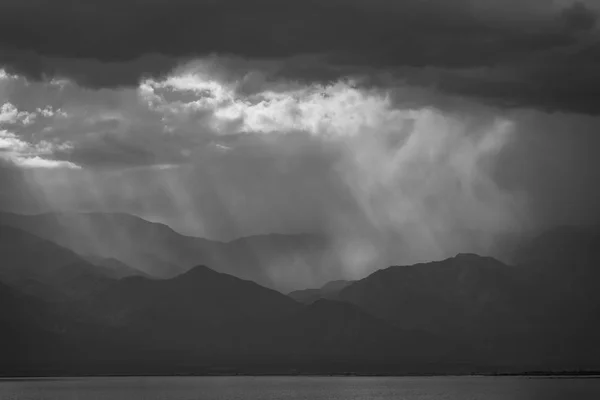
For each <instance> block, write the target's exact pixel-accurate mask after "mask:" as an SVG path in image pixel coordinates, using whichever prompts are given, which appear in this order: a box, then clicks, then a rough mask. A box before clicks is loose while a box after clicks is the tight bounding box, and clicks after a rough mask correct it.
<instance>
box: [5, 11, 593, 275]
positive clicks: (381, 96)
mask: <svg viewBox="0 0 600 400" xmlns="http://www.w3.org/2000/svg"><path fill="white" fill-rule="evenodd" d="M47 3H48V4H47ZM598 11H599V10H598V6H597V3H596V2H594V1H588V2H583V1H580V2H572V1H548V0H544V1H541V0H540V1H533V0H529V1H519V2H517V1H506V0H503V1H500V0H498V1H495V0H487V1H467V0H457V1H441V0H431V1H416V0H415V1H403V2H396V1H393V2H392V1H369V2H367V1H355V0H352V1H334V0H328V1H319V2H312V1H303V2H299V1H298V2H292V1H289V2H288V1H286V2H283V1H270V0H261V1H254V0H253V1H244V2H242V1H237V2H236V1H230V0H225V1H219V2H216V1H195V2H188V1H182V0H177V1H174V2H169V3H168V4H167V3H166V2H163V1H159V0H156V1H152V2H147V3H145V5H144V7H143V8H142V7H140V6H139V5H137V2H129V1H119V2H113V1H104V2H92V1H78V2H67V1H62V0H61V1H56V2H52V3H50V2H34V1H28V0H18V1H17V0H14V1H12V0H10V1H4V2H2V4H1V5H0V65H3V67H2V69H0V181H1V184H2V185H1V186H0V209H2V210H9V211H16V212H40V211H47V210H67V211H71V210H77V211H123V212H129V213H133V214H136V215H140V216H142V217H144V218H147V219H150V220H153V221H161V222H164V223H167V224H169V225H170V226H172V227H173V228H174V229H176V230H178V231H180V232H183V233H187V234H192V235H197V236H203V237H208V238H213V239H220V240H228V239H232V238H235V237H239V236H244V235H250V234H256V233H269V232H281V233H293V232H308V233H318V234H325V235H328V236H329V237H331V238H332V239H333V240H334V241H335V242H336V243H337V248H338V249H339V257H340V258H341V260H342V262H343V264H344V265H346V266H347V271H348V276H350V277H358V276H362V275H364V273H366V272H368V269H370V268H371V269H372V268H373V263H372V262H373V260H377V259H378V255H380V254H383V253H385V254H386V257H387V256H388V255H389V257H387V259H391V260H392V261H394V262H396V263H409V262H415V261H423V260H433V259H440V258H444V257H448V256H453V255H455V254H456V253H457V252H464V251H472V252H478V253H481V254H489V253H492V254H496V253H499V252H500V248H501V245H502V244H503V243H504V242H505V241H506V240H508V239H509V238H512V237H514V236H515V235H516V236H519V235H522V234H529V233H531V232H536V231H539V230H541V229H543V228H546V227H548V226H553V225H559V224H572V223H590V222H596V221H598V219H599V217H600V210H599V207H598V204H600V189H599V188H598V184H597V182H600V162H599V161H597V159H596V158H597V157H596V154H595V152H596V149H600V135H598V130H599V128H600V117H599V116H597V114H598V113H599V111H600V108H599V104H600V95H599V94H600V72H598V71H600V68H599V67H600V59H599V54H600V53H599V42H598V39H599V37H600V36H599V27H598V24H597V15H598Z"/></svg>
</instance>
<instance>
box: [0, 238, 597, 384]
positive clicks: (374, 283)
mask: <svg viewBox="0 0 600 400" xmlns="http://www.w3.org/2000/svg"><path fill="white" fill-rule="evenodd" d="M564 232H565V231H563V230H559V231H558V233H552V232H550V233H549V234H548V236H544V235H542V236H540V238H538V239H536V240H535V241H534V242H532V243H529V244H523V249H524V250H523V252H524V253H523V254H525V255H524V256H523V258H522V259H521V260H522V262H521V263H520V264H518V265H513V266H510V265H506V264H504V263H502V262H500V261H498V260H495V259H493V258H490V257H482V256H478V255H475V254H459V255H457V256H456V257H452V258H449V259H446V260H442V261H437V262H431V263H423V264H416V265H411V266H392V267H389V268H385V269H382V270H379V271H377V272H375V273H373V274H371V275H369V276H367V277H365V278H363V279H361V280H358V281H355V282H352V283H351V284H348V282H333V283H330V284H327V285H325V286H324V287H323V288H321V289H319V294H321V291H322V292H323V295H324V296H325V295H330V296H333V295H335V296H336V297H337V298H338V300H328V299H323V298H321V299H317V300H316V301H314V302H312V303H311V304H309V305H304V304H301V303H299V302H297V301H295V300H294V299H292V298H291V297H290V296H286V295H283V294H281V293H279V292H277V291H275V290H272V289H269V288H266V287H263V286H260V285H259V284H257V283H255V282H252V281H249V280H245V279H241V278H238V277H235V276H232V275H229V274H226V273H222V272H217V271H215V270H212V269H211V268H208V267H205V266H196V267H193V268H191V269H189V270H188V271H187V272H185V273H182V274H180V275H178V276H176V277H173V278H169V279H149V278H146V277H143V276H129V277H123V278H121V279H110V278H108V277H106V276H104V275H102V274H101V273H98V271H101V270H102V268H101V267H98V266H94V265H91V264H83V265H80V264H77V268H75V267H74V266H73V264H72V263H71V262H70V260H81V259H80V258H79V256H77V255H76V254H74V253H73V252H72V251H70V250H66V249H64V248H61V247H60V246H57V245H56V244H54V243H51V242H49V241H46V240H44V239H41V238H39V237H36V236H33V235H31V234H28V233H25V232H23V231H20V230H17V229H14V228H7V227H4V228H2V230H1V231H0V251H1V252H4V254H5V255H7V256H9V257H11V258H10V259H11V260H13V262H12V263H11V264H10V265H11V266H10V267H5V266H4V264H3V266H2V267H3V268H2V270H3V271H4V272H3V274H4V275H3V277H4V279H6V280H7V281H9V283H11V286H10V287H9V286H7V285H3V284H0V351H1V352H2V354H3V357H1V358H0V373H1V374H8V375H15V374H34V375H48V374H50V375H52V374H58V375H70V374H77V373H90V374H106V373H125V374H150V373H151V374H174V373H178V374H179V373H197V374H202V373H209V372H210V371H234V372H246V373H253V372H261V373H262V372H269V373H288V372H296V373H305V372H307V373H308V372H311V373H332V372H358V373H395V374H396V373H397V374H400V373H401V374H406V373H444V374H453V373H499V372H500V373H516V372H523V371H548V372H553V371H565V370H568V371H577V370H598V369H600V348H599V347H598V346H597V338H598V337H599V336H600V296H599V295H598V293H597V289H596V286H597V282H598V280H597V267H598V265H597V264H596V260H597V258H596V252H597V247H596V246H595V243H596V242H595V240H596V239H595V238H596V236H595V233H594V232H595V231H593V230H592V231H588V230H583V231H579V230H578V229H576V233H572V231H571V230H567V231H566V232H567V233H566V234H565V233H564ZM262 240H266V243H267V245H265V246H267V247H268V246H270V244H269V243H271V241H270V239H262ZM26 249H29V250H26ZM547 254H550V256H548V255H547ZM570 260H574V261H573V262H571V261H570ZM80 262H81V261H80ZM82 262H84V263H85V261H82ZM49 271H51V273H50V272H49ZM82 271H85V273H82ZM9 272H10V274H9ZM80 273H81V274H80ZM11 274H12V275H11ZM21 274H26V275H27V274H29V276H35V280H36V282H37V283H38V285H37V286H35V285H34V286H28V285H27V284H24V282H26V280H23V279H21V277H22V275H21ZM36 274H37V275H36ZM15 277H16V278H15ZM98 282H100V284H98ZM88 285H89V286H88ZM31 287H33V288H34V289H35V288H40V287H42V288H45V289H46V290H49V289H48V288H50V289H55V290H56V291H57V292H58V293H62V294H64V295H63V296H58V297H56V298H52V297H51V296H48V295H47V292H44V291H38V290H31Z"/></svg>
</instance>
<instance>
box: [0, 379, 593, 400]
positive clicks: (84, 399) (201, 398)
mask: <svg viewBox="0 0 600 400" xmlns="http://www.w3.org/2000/svg"><path fill="white" fill-rule="evenodd" d="M0 399H1V400H9V399H10V400H34V399H48V400H78V399H81V400H109V399H110V400H142V399H143V400H205V399H207V400H208V399H210V400H246V399H247V400H288V399H289V400H292V399H293V400H300V399H302V400H321V399H322V400H342V399H351V400H368V399H380V400H391V399H394V400H396V399H398V400H478V399H485V400H538V399H539V400H558V399H560V400H562V399H565V400H587V399H590V400H599V399H600V379H595V378H582V379H570V378H552V379H550V378H525V377H423V378H413V377H411V378H403V377H402V378H396V377H394V378H387V377H386V378H371V377H339V378H338V377H181V378H179V377H176V378H162V377H148V378H61V379H16V380H0Z"/></svg>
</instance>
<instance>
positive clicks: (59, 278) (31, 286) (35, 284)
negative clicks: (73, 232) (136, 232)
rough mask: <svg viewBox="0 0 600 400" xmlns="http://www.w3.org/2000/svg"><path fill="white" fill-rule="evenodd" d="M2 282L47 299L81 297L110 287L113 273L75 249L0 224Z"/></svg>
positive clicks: (0, 273)
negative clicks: (64, 296)
mask: <svg viewBox="0 0 600 400" xmlns="http://www.w3.org/2000/svg"><path fill="white" fill-rule="evenodd" d="M0 259H1V260H2V264H1V265H0V281H1V282H4V283H6V284H9V285H12V286H15V287H18V288H20V289H21V290H22V291H23V292H25V293H30V294H35V295H38V296H41V297H44V298H46V299H51V298H56V296H61V295H67V296H80V295H85V294H88V293H89V292H93V291H97V290H100V289H102V288H103V287H104V286H106V285H107V284H108V283H109V281H110V279H109V276H111V275H112V272H111V271H109V270H106V269H104V268H103V267H98V266H96V265H93V264H90V263H88V262H87V261H85V260H84V259H82V258H81V257H79V256H78V255H77V254H75V253H74V252H73V251H71V250H68V249H65V248H63V247H61V246H58V245H56V244H55V243H52V242H50V241H47V240H45V239H42V238H39V237H37V236H34V235H31V234H29V233H27V232H24V231H22V230H20V229H15V228H11V227H7V226H3V225H0Z"/></svg>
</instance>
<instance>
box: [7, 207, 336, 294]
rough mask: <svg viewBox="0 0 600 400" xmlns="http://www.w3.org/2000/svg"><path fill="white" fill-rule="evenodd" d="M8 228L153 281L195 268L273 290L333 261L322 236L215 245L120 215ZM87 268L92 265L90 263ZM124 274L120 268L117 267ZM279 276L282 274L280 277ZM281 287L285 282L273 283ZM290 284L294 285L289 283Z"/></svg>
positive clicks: (11, 217)
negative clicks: (302, 272) (286, 279)
mask: <svg viewBox="0 0 600 400" xmlns="http://www.w3.org/2000/svg"><path fill="white" fill-rule="evenodd" d="M0 225H5V226H10V227H14V228H18V229H21V230H24V231H26V232H29V233H31V234H33V235H36V236H38V237H41V238H44V239H46V240H48V241H51V242H53V243H55V244H58V245H59V246H61V247H64V248H67V249H70V250H72V251H73V252H75V253H77V254H79V255H80V256H81V257H82V258H84V259H87V260H88V261H90V260H105V261H102V262H100V263H101V264H105V263H106V262H107V261H106V260H111V261H110V262H111V263H112V264H113V265H114V264H115V263H119V264H123V265H125V266H127V267H129V269H130V271H129V272H130V273H131V268H133V270H134V271H135V270H137V271H140V272H139V273H144V274H147V275H149V276H152V277H157V278H170V277H174V276H176V275H178V274H180V273H182V272H185V271H187V270H188V269H190V268H192V267H193V266H196V265H210V266H211V268H213V269H215V270H217V271H220V272H226V273H229V274H233V275H236V276H239V277H241V278H244V279H249V280H253V281H255V282H258V283H260V284H261V285H263V286H268V287H274V286H275V283H276V281H277V279H275V278H276V277H277V276H278V275H286V274H288V275H292V273H291V272H293V271H294V269H304V268H311V269H312V270H315V271H318V270H319V269H323V270H325V268H324V267H325V266H328V267H330V268H331V267H334V266H335V265H333V264H335V263H336V262H337V261H336V259H335V257H331V256H330V244H329V243H328V240H327V239H326V238H324V237H321V236H317V235H309V234H296V235H282V234H271V235H256V236H249V237H244V238H240V239H236V240H233V241H230V242H218V241H213V240H207V239H202V238H197V237H192V236H185V235H181V234H179V233H177V232H175V231H174V230H172V229H171V228H170V227H168V226H167V225H164V224H160V223H155V222H149V221H146V220H144V219H142V218H139V217H136V216H133V215H129V214H119V213H47V214H37V215H20V214H11V213H0ZM92 263H97V261H96V262H92ZM119 269H120V270H122V271H123V270H124V268H122V266H121V267H120V268H119ZM282 271H283V272H282ZM277 283H279V286H283V287H284V288H285V285H286V282H280V281H279V282H277ZM289 284H290V285H293V284H294V283H293V282H289Z"/></svg>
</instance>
